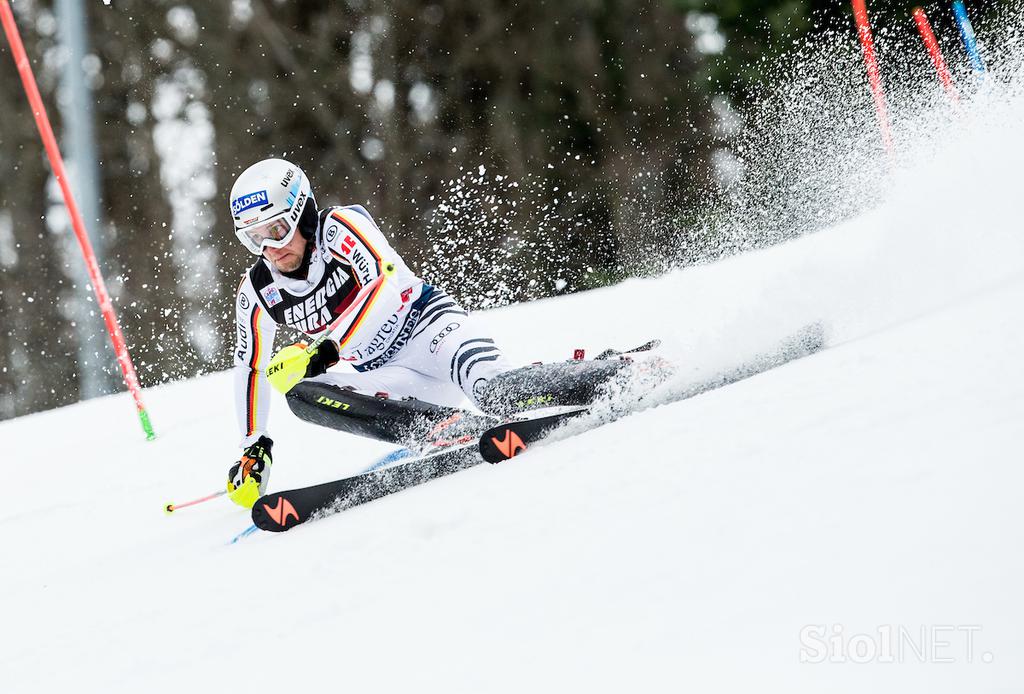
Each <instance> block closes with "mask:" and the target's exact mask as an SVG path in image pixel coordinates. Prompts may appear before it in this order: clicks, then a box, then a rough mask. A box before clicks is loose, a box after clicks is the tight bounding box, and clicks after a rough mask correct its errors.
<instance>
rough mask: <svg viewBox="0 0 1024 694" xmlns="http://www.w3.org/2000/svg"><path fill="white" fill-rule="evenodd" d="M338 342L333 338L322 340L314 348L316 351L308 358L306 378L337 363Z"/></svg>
mask: <svg viewBox="0 0 1024 694" xmlns="http://www.w3.org/2000/svg"><path fill="white" fill-rule="evenodd" d="M340 358H341V357H340V355H339V354H338V343H337V342H335V341H334V340H324V341H323V342H321V343H320V345H319V346H318V347H317V348H316V352H315V353H314V354H313V356H311V357H310V358H309V365H308V366H307V367H306V378H310V377H312V376H320V375H322V374H325V373H327V369H329V368H331V367H332V366H334V365H335V364H337V363H338V359H340Z"/></svg>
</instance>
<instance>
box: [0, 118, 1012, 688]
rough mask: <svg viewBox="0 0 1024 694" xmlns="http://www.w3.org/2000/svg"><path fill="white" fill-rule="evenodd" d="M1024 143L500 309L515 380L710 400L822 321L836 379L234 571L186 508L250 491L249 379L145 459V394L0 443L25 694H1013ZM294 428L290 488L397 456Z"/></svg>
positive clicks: (280, 450)
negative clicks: (715, 251)
mask: <svg viewBox="0 0 1024 694" xmlns="http://www.w3.org/2000/svg"><path fill="white" fill-rule="evenodd" d="M1018 112H1024V110H1021V109H1018ZM1005 123H1006V127H1004V128H1002V129H1000V130H999V131H994V130H988V129H981V130H979V131H978V132H976V133H975V134H973V135H971V136H970V137H965V138H964V139H962V140H960V141H958V142H956V143H955V144H953V145H951V146H949V147H947V148H945V149H943V150H942V151H939V152H937V153H935V154H934V155H933V156H932V157H930V158H929V160H928V162H927V164H926V165H922V166H921V167H919V168H917V169H914V170H912V171H907V172H906V173H905V175H901V176H897V178H896V180H895V181H894V182H893V184H892V187H891V188H892V192H891V196H890V198H889V200H888V201H886V202H885V203H884V204H882V205H880V206H878V207H877V208H875V209H874V210H873V211H871V212H868V213H865V214H864V215H863V216H861V217H858V218H857V219H855V220H853V221H851V222H850V223H848V224H846V225H844V226H841V227H837V228H833V229H828V230H825V231H822V232H820V233H818V234H815V235H813V236H807V237H804V238H802V239H800V240H797V241H795V242H790V243H788V244H785V245H782V246H777V247H774V248H771V249H768V250H764V251H759V252H756V253H750V254H747V255H743V256H739V257H735V258H732V259H730V260H727V261H724V262H720V263H717V264H714V265H708V266H703V267H697V268H689V269H686V270H683V271H679V272H676V273H673V274H670V275H667V276H664V277H661V278H659V279H655V280H644V281H640V280H636V281H631V282H627V283H625V284H623V285H620V286H617V287H612V288H608V289H604V290H600V291H595V292H590V293H586V294H580V295H575V296H570V297H565V298H560V299H555V300H547V301H540V302H535V303H531V304H526V305H518V306H514V307H510V308H506V309H503V310H498V311H493V312H490V313H487V314H482V315H481V319H482V320H484V321H486V323H487V324H488V325H489V326H490V328H491V329H492V330H493V332H494V334H495V336H496V338H497V339H498V340H500V342H501V344H503V345H504V346H505V348H506V350H507V351H508V352H509V354H510V355H511V356H512V358H513V359H515V360H518V361H520V362H527V361H532V360H536V359H544V360H552V359H558V358H564V357H566V356H567V355H569V354H571V350H572V348H574V347H585V348H587V349H588V350H589V351H590V353H591V354H593V353H595V352H596V351H598V350H600V349H602V348H604V347H606V346H609V345H614V346H619V347H629V346H632V345H634V344H637V343H640V342H642V341H645V340H647V339H649V338H651V337H661V338H663V339H664V340H665V343H666V344H665V347H664V354H665V356H667V357H669V358H672V359H674V360H675V361H676V362H677V363H678V364H679V366H680V375H679V379H680V380H681V381H682V382H685V381H686V380H687V379H700V378H702V377H703V376H706V375H708V374H711V373H714V372H715V371H716V370H718V369H721V368H724V367H727V366H729V365H731V364H733V363H735V362H737V361H739V360H742V359H743V358H744V356H745V355H749V354H753V353H755V352H757V351H759V350H761V349H763V348H765V347H768V346H770V345H771V344H772V343H773V342H774V341H775V340H777V339H778V338H780V337H782V336H783V335H786V334H787V333H789V332H791V331H792V330H793V329H795V328H797V327H799V326H801V325H803V324H805V323H808V322H811V321H823V322H825V323H826V324H827V325H828V326H829V330H830V337H829V347H828V348H827V349H826V350H824V351H823V352H820V353H818V354H816V355H813V356H811V357H808V358H806V359H804V360H801V361H799V362H794V363H792V364H789V365H786V366H784V367H781V368H779V369H777V370H774V371H771V372H768V373H765V374H762V375H760V376H756V377H754V378H751V379H749V380H747V381H743V382H740V383H737V384H734V385H731V386H728V387H725V388H723V389H721V390H717V391H714V392H711V393H708V394H706V395H703V396H700V397H697V398H695V399H692V400H688V401H684V402H678V403H674V404H671V403H669V404H665V405H663V406H661V407H657V408H655V409H651V410H648V411H646V412H643V413H640V414H637V415H634V416H632V417H628V418H625V419H622V420H620V421H618V422H616V423H614V424H611V425H609V426H606V427H604V428H601V429H599V430H595V431H592V432H590V433H587V434H583V435H580V436H578V437H576V438H572V439H569V440H566V441H561V442H558V443H556V444H553V445H550V446H548V447H545V448H541V449H537V450H534V451H532V452H530V453H528V454H527V455H524V456H522V457H520V458H517V459H516V460H513V461H510V462H508V463H506V464H503V465H499V466H488V465H482V466H479V467H476V468H473V469H471V470H468V471H465V472H462V473H459V474H457V475H454V476H452V477H449V478H445V479H442V480H437V481H435V482H432V483H430V484H427V485H424V486H422V487H419V488H417V489H414V490H410V491H406V492H403V493H400V494H397V495H394V496H392V497H389V498H386V499H383V500H380V501H377V502H373V503H371V504H368V505H366V506H363V507H360V508H356V509H353V510H351V511H348V512H346V513H344V514H341V515H337V516H334V517H332V518H329V519H327V520H324V521H321V522H317V523H313V524H310V525H308V526H303V527H300V528H297V529H295V530H294V531H292V532H289V533H286V534H283V535H270V534H262V533H261V534H257V535H254V536H252V537H249V538H247V539H245V540H243V541H242V542H240V543H238V544H236V545H229V544H228V541H229V540H230V539H231V538H232V537H233V536H234V535H235V534H236V533H238V532H239V531H241V530H243V529H244V528H245V527H246V526H247V525H248V523H249V520H248V516H247V514H246V512H245V511H242V510H240V509H238V508H235V507H233V506H232V505H231V504H230V502H228V501H226V500H224V499H220V500H217V501H214V502H211V503H208V504H204V505H200V506H197V507H194V508H189V509H184V510H182V511H180V512H178V513H176V514H175V515H174V516H173V517H170V518H167V517H165V516H164V515H163V513H162V507H163V505H164V503H165V502H167V501H171V500H177V501H183V500H187V499H189V498H193V497H196V496H200V495H203V494H206V493H210V492H213V491H216V490H218V489H220V488H222V486H223V484H224V479H225V474H226V471H227V468H228V466H229V465H230V464H231V462H232V461H233V460H234V458H235V456H236V454H237V449H236V448H235V445H236V442H237V438H238V435H237V432H236V431H235V423H234V415H233V412H232V409H231V408H232V406H231V397H230V393H229V390H230V377H229V375H228V374H215V375H212V376H209V377H206V378H200V379H196V380H194V381H189V382H180V383H175V384H171V385H167V386H165V387H160V388H155V389H152V390H150V391H149V392H148V393H147V401H148V404H149V407H150V410H151V412H152V415H153V418H154V423H155V425H156V428H157V430H158V432H159V439H158V440H157V441H155V442H152V443H147V442H145V441H143V440H142V438H141V436H140V432H139V431H138V427H137V423H136V421H135V419H134V416H133V414H132V407H131V404H130V401H129V399H128V398H127V397H126V396H123V395H119V396H114V397H109V398H103V399H100V400H95V401H90V402H86V403H83V404H79V405H76V406H73V407H68V408H64V409H61V410H58V411H54V412H49V413H45V414H39V415H34V416H29V417H24V418H21V419H18V420H13V421H9V422H6V423H4V424H2V425H0V434H2V440H3V442H4V451H5V456H4V459H3V461H2V463H0V466H2V467H0V469H2V472H3V475H2V479H3V489H4V495H3V505H2V507H0V563H2V567H3V568H2V571H0V625H2V629H0V691H2V692H5V693H8V692H10V693H21V692H65V691H103V692H140V691H147V692H180V691H235V690H242V689H245V690H253V689H256V690H259V691H310V690H316V691H321V690H322V691H339V692H348V691H352V692H371V691H416V692H434V691H437V692H441V691H444V692H524V691H615V692H621V691H672V692H679V691H726V692H740V691H786V692H799V691H807V692H823V691H827V692H842V691H850V692H863V691H876V692H878V691H884V692H901V693H902V692H916V691H928V692H940V691H950V692H963V691H1011V690H1013V691H1016V690H1018V689H1019V687H1020V684H1021V682H1022V676H1024V665H1022V664H1024V657H1022V656H1024V631H1022V629H1021V628H1020V625H1021V624H1022V623H1024V600H1022V598H1021V591H1020V586H1021V584H1022V580H1024V558H1022V555H1021V551H1020V548H1021V547H1022V546H1024V504H1021V503H1020V496H1021V489H1022V488H1024V466H1022V465H1021V433H1022V431H1024V427H1022V422H1024V363H1022V359H1021V354H1024V324H1022V321H1021V306H1022V305H1024V230H1022V229H1021V226H1020V221H1019V220H1020V218H1021V213H1022V204H1021V202H1020V200H1021V197H1020V194H1019V190H1018V186H1019V175H1018V171H1019V162H1020V161H1021V160H1022V155H1024V137H1022V132H1021V128H1022V125H1021V124H1022V123H1024V119H1020V118H1016V119H1009V120H1007V121H1005ZM963 180H971V181H972V183H973V186H972V189H971V194H970V197H966V196H964V195H962V194H961V193H962V189H961V183H960V181H963ZM453 289H455V290H456V293H457V288H453ZM271 425H272V435H273V436H274V439H275V442H276V444H275V450H274V453H275V463H274V469H273V474H272V477H271V485H272V486H273V487H275V488H287V487H292V486H297V485H302V484H308V483H313V482H318V481H321V480H325V479H332V478H336V477H339V476H342V475H346V474H350V473H355V472H357V471H358V470H360V469H361V468H362V467H363V466H364V465H366V464H368V463H369V462H371V461H372V460H373V459H374V458H375V456H377V455H379V454H381V453H383V452H386V451H387V450H388V447H386V446H383V445H379V444H375V443H372V442H367V441H363V440H360V439H356V438H353V437H348V436H344V435H340V434H337V433H335V432H331V431H327V430H320V429H317V428H315V427H312V426H310V425H306V424H303V423H301V422H299V421H297V420H295V419H294V418H292V417H291V416H290V414H289V413H288V411H287V409H286V407H285V406H284V404H283V402H278V403H276V411H275V412H274V413H272V420H271ZM858 634H860V635H863V636H857V635H858ZM885 634H889V635H890V637H891V639H892V642H893V643H892V644H891V646H890V648H889V649H888V650H886V651H885V652H879V653H877V654H876V653H875V651H876V650H878V649H882V648H884V643H883V641H884V635H885ZM901 635H902V636H901ZM908 635H909V637H910V638H911V639H912V642H910V643H907V638H906V637H907V636H908ZM968 637H970V639H971V640H970V644H968ZM826 638H827V639H829V641H828V645H827V646H826ZM833 641H835V642H837V643H838V645H834V643H833ZM851 641H852V643H851ZM868 641H870V643H868ZM897 641H898V643H897ZM968 645H970V649H968ZM823 654H825V655H827V656H829V657H830V658H831V660H832V661H842V660H845V662H830V660H829V657H825V655H823ZM851 654H852V655H851ZM870 655H874V656H875V657H874V658H872V657H869V656H870ZM822 658H824V659H825V662H806V661H808V660H810V661H817V660H821V659H822ZM888 659H891V660H894V661H895V662H885V661H886V660H888ZM854 660H869V661H871V662H867V663H857V662H854ZM945 660H952V661H953V662H942V661H945ZM922 661H924V662H922Z"/></svg>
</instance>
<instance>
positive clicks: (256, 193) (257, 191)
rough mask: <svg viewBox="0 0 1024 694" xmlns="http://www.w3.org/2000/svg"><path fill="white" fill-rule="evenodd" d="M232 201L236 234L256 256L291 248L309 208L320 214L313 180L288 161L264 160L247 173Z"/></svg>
mask: <svg viewBox="0 0 1024 694" xmlns="http://www.w3.org/2000/svg"><path fill="white" fill-rule="evenodd" d="M229 199H230V205H231V217H232V219H233V220H234V223H235V235H236V236H237V237H238V240H239V241H241V242H242V245H244V246H245V247H246V248H247V249H249V252H250V253H252V254H253V255H259V254H260V253H262V252H263V249H264V248H266V247H270V248H282V247H284V246H286V245H288V243H289V242H290V241H291V240H292V238H293V237H294V236H295V230H296V229H298V227H299V220H300V219H302V218H303V213H304V212H305V211H306V208H307V206H308V205H311V206H312V207H311V209H312V210H313V214H314V215H315V213H316V203H315V202H314V200H313V189H312V187H311V186H310V184H309V179H308V178H306V174H304V173H303V172H302V169H300V168H299V167H298V166H296V165H295V164H292V163H291V162H288V161H285V160H284V159H264V160H263V161H260V162H256V163H255V164H253V165H252V166H250V167H249V168H248V169H246V170H245V171H243V172H242V173H241V174H240V175H239V176H238V178H237V179H236V180H235V184H234V185H233V186H232V187H231V196H230V198H229Z"/></svg>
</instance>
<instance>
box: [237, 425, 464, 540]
mask: <svg viewBox="0 0 1024 694" xmlns="http://www.w3.org/2000/svg"><path fill="white" fill-rule="evenodd" d="M475 448H476V446H475V445H474V444H470V445H467V446H459V447H457V448H450V449H447V450H443V451H441V452H439V453H434V454H431V455H428V456H424V457H422V458H417V459H415V460H410V461H408V462H406V463H401V464H399V465H395V466H393V467H388V468H384V469H382V470H374V471H373V472H367V473H364V474H362V475H356V476H355V477H346V478H344V479H340V480H335V481H333V482H325V483H323V484H317V485H314V486H312V487H302V488H299V489H289V490H287V491H283V492H273V493H271V494H266V495H264V496H262V497H260V498H259V499H258V500H257V501H256V504H255V505H254V506H253V507H252V522H253V523H254V524H255V525H256V527H257V528H259V529H260V530H268V531H270V532H283V531H285V530H291V529H292V528H294V527H295V526H296V525H300V524H302V523H305V522H306V521H308V520H312V519H315V518H319V517H322V516H327V515H331V514H333V513H338V512H339V511H344V510H345V509H348V508H352V507H353V506H358V505H360V504H365V503H366V502H368V501H373V500H374V499H379V498H381V497H384V496H387V495H389V494H394V493H395V492H400V491H402V490H403V489H409V488H410V487H415V486H416V485H419V484H423V483H424V482H427V481H429V480H432V479H436V478H438V477H444V476H445V475H450V474H452V473H453V472H458V471H459V470H464V469H466V468H468V467H472V466H474V465H478V464H479V463H481V462H482V461H481V460H480V458H479V456H477V454H476V450H475Z"/></svg>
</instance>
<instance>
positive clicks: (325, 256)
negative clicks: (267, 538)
mask: <svg viewBox="0 0 1024 694" xmlns="http://www.w3.org/2000/svg"><path fill="white" fill-rule="evenodd" d="M230 207H231V215H232V217H233V219H234V227H235V234H236V235H237V236H238V239H239V241H241V242H242V244H243V245H244V246H245V247H246V248H247V249H248V250H249V251H250V252H251V253H252V254H254V255H257V256H260V257H259V259H258V260H257V261H256V262H255V263H254V264H253V266H252V267H251V268H250V269H249V270H248V271H247V272H246V273H245V275H244V277H243V279H242V282H241V284H240V285H239V287H238V293H237V296H236V299H235V308H236V312H235V317H236V341H235V350H234V364H235V367H234V392H235V403H236V412H237V418H238V422H239V426H240V429H241V432H242V442H241V447H242V449H243V451H242V455H241V457H240V459H239V460H238V461H237V462H236V463H235V464H234V465H233V466H232V467H231V469H230V470H229V472H228V483H227V488H228V494H229V496H230V498H231V499H232V501H234V502H235V503H237V504H239V505H241V506H244V507H246V508H251V507H252V506H253V504H255V502H256V500H257V499H258V498H259V497H260V496H261V495H262V494H263V493H264V492H265V490H266V486H267V480H268V477H269V473H270V466H271V463H272V456H271V448H272V446H273V441H272V440H271V439H270V437H269V436H268V433H267V420H268V414H269V406H270V392H269V386H270V385H274V387H276V388H277V389H278V390H281V391H282V392H285V393H286V397H287V402H288V405H289V407H290V409H291V410H292V412H293V413H294V414H295V415H296V416H298V417H300V418H302V419H304V420H306V421H310V422H313V423H316V424H320V425H324V426H330V427H333V428H336V429H340V430H342V431H347V432H350V433H356V434H360V435H364V436H371V437H374V438H378V439H382V440H386V441H394V442H405V441H408V440H409V439H410V438H411V439H420V440H423V439H429V438H432V437H433V438H434V439H436V441H434V443H435V444H436V445H443V444H445V443H449V442H451V441H452V440H459V439H458V437H459V436H460V435H461V434H465V433H467V432H471V431H473V430H474V429H476V430H479V429H482V428H486V426H489V425H491V424H493V423H494V422H495V421H497V420H496V419H494V417H492V416H486V415H476V414H473V413H470V412H467V411H465V410H462V409H458V406H459V405H460V403H462V402H463V401H464V398H468V399H469V400H470V401H471V402H472V403H474V404H475V405H476V406H477V407H479V408H480V409H481V410H483V411H484V412H487V413H489V414H490V415H494V416H498V417H503V416H507V415H509V414H511V413H514V412H518V411H521V410H524V409H530V408H532V407H536V406H541V405H584V404H588V403H589V402H590V401H592V400H593V398H594V397H595V394H596V388H597V385H598V384H599V383H601V382H603V381H606V380H607V379H608V378H609V377H610V376H611V375H613V374H614V373H616V372H617V371H618V370H619V369H620V368H621V366H620V364H619V363H617V362H603V363H599V365H598V366H597V367H596V368H587V369H582V368H571V369H569V370H568V371H567V370H566V369H565V368H563V367H560V366H559V365H546V367H548V368H546V369H545V368H544V367H540V368H537V367H523V368H520V369H514V368H513V366H512V365H511V364H510V363H509V361H508V360H507V359H506V358H505V356H504V355H503V354H502V351H501V348H500V347H499V346H498V345H497V344H496V343H495V341H494V340H493V339H492V338H491V337H489V336H488V335H487V334H486V332H484V331H483V330H482V329H481V328H480V327H479V326H477V325H476V323H475V322H474V320H473V318H472V317H471V316H469V315H468V314H467V312H466V311H465V310H464V309H462V308H461V307H460V306H459V304H458V303H457V302H456V301H455V300H454V299H452V298H451V297H450V296H448V294H446V293H445V292H444V291H443V290H442V289H440V288H439V287H435V286H432V285H430V284H428V283H426V282H424V281H423V280H422V279H420V278H419V277H417V276H416V274H415V273H413V272H412V270H410V269H409V267H408V266H407V265H406V264H405V263H404V262H403V261H402V259H401V258H400V257H399V255H398V254H397V253H396V252H395V250H394V249H393V248H392V247H391V245H390V244H389V243H388V240H387V239H386V238H385V237H384V235H383V234H382V233H381V231H380V229H379V228H378V227H377V225H376V223H375V222H374V220H373V218H372V217H371V216H370V214H369V213H368V212H367V211H366V210H365V209H364V208H363V207H361V206H359V205H348V206H338V207H326V208H324V209H322V210H318V209H317V206H316V202H315V200H314V197H313V191H312V188H311V185H310V182H309V180H308V179H307V177H306V175H305V174H304V173H303V172H302V170H301V169H300V168H299V167H298V166H295V165H294V164H292V163H290V162H288V161H285V160H283V159H266V160H263V161H260V162H258V163H256V164H254V165H252V166H250V167H249V168H248V169H246V170H245V171H243V172H242V173H241V175H239V177H238V178H237V180H236V181H235V184H234V186H233V187H232V189H231V196H230ZM278 326H287V327H290V328H293V329H295V330H297V331H299V332H301V333H305V334H306V335H307V336H310V337H312V338H318V337H320V336H321V335H322V334H324V333H325V332H326V333H327V336H326V339H324V340H323V341H322V342H320V344H319V345H318V346H317V348H316V349H315V350H310V349H307V346H306V344H305V343H296V344H294V345H290V346H288V347H285V348H284V349H282V350H281V351H280V352H278V353H277V355H275V356H274V357H273V358H271V348H272V345H273V341H274V336H275V334H276V331H277V328H278ZM310 352H312V353H310ZM340 361H344V362H346V363H347V364H348V365H349V366H350V367H352V368H351V369H345V370H338V369H335V370H332V368H331V367H334V366H335V365H336V364H338V363H339V362H340ZM579 363H580V364H582V363H583V362H579ZM586 364H591V365H592V364H594V362H586ZM268 367H270V368H269V371H270V373H269V375H268ZM551 367H553V368H551ZM542 383H543V384H545V388H541V389H537V387H536V386H537V384H542ZM556 386H557V388H556V389H555V391H554V392H550V391H551V390H552V388H555V387H556Z"/></svg>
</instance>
